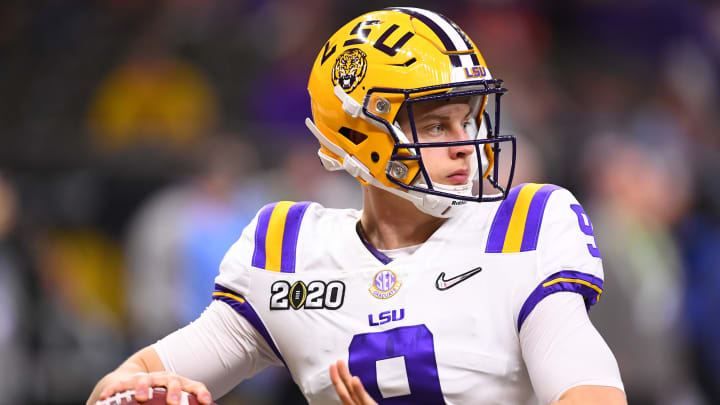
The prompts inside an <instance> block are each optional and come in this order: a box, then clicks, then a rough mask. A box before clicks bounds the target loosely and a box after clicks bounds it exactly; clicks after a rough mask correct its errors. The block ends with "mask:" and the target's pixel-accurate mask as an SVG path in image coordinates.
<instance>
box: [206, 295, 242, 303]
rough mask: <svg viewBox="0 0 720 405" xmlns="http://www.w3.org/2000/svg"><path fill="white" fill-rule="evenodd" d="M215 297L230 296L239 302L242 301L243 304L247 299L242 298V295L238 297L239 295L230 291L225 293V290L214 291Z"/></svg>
mask: <svg viewBox="0 0 720 405" xmlns="http://www.w3.org/2000/svg"><path fill="white" fill-rule="evenodd" d="M213 297H228V298H232V299H234V300H235V301H237V302H239V303H241V304H244V303H245V300H244V299H242V298H240V297H238V296H237V295H234V294H230V293H225V292H214V293H213Z"/></svg>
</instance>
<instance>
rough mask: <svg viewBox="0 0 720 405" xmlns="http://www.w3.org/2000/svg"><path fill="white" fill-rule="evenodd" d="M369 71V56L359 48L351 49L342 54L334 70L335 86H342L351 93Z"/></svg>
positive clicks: (333, 81) (333, 79)
mask: <svg viewBox="0 0 720 405" xmlns="http://www.w3.org/2000/svg"><path fill="white" fill-rule="evenodd" d="M365 71H367V55H366V54H365V52H363V51H362V50H360V49H358V48H351V49H348V50H346V51H345V52H343V53H342V54H340V56H338V58H337V60H335V66H333V69H332V83H333V86H337V85H340V87H342V89H343V90H345V93H350V92H351V91H353V90H355V88H356V87H357V86H358V85H359V84H360V82H362V80H363V79H364V78H365Z"/></svg>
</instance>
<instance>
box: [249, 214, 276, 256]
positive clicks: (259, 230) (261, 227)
mask: <svg viewBox="0 0 720 405" xmlns="http://www.w3.org/2000/svg"><path fill="white" fill-rule="evenodd" d="M276 205H277V203H272V204H268V205H266V206H264V207H263V208H262V209H261V210H260V213H259V214H258V220H257V227H256V228H255V250H254V251H253V257H252V265H253V266H254V267H259V268H261V269H264V268H265V259H266V258H265V237H266V236H267V230H268V224H270V217H271V216H272V213H273V210H274V209H275V206H276Z"/></svg>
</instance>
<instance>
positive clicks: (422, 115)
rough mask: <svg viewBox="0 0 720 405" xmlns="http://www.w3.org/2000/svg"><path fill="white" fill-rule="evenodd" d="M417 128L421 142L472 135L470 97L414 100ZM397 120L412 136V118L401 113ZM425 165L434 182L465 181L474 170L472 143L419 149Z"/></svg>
mask: <svg viewBox="0 0 720 405" xmlns="http://www.w3.org/2000/svg"><path fill="white" fill-rule="evenodd" d="M412 109H413V115H414V117H415V129H416V130H417V135H418V141H419V142H454V141H465V140H468V139H470V136H469V135H468V133H467V128H468V125H469V123H470V116H469V114H470V105H468V99H467V98H457V99H450V100H434V101H426V102H422V103H417V104H414V105H413V107H412ZM398 123H399V124H400V127H401V128H402V130H403V132H404V133H405V134H407V135H408V136H410V134H412V129H411V128H410V120H409V119H408V117H407V114H400V116H399V118H398ZM420 153H421V156H422V159H423V162H424V163H425V169H426V170H427V171H428V174H429V175H430V179H431V180H432V181H433V182H434V183H440V184H445V185H453V186H455V185H462V184H466V183H467V181H468V176H470V175H471V174H472V173H471V161H470V159H475V157H474V156H473V154H474V153H475V148H474V147H473V146H472V145H462V146H451V147H443V148H422V149H421V150H420Z"/></svg>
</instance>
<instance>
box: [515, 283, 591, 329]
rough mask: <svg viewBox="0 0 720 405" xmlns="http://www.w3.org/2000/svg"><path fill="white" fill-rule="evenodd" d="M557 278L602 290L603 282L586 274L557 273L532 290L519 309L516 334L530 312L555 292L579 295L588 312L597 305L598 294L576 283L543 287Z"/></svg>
mask: <svg viewBox="0 0 720 405" xmlns="http://www.w3.org/2000/svg"><path fill="white" fill-rule="evenodd" d="M558 278H570V279H579V280H584V281H587V282H588V283H590V284H592V285H594V286H596V287H598V288H600V290H602V287H603V281H602V279H600V278H597V277H595V276H593V275H591V274H587V273H581V272H579V271H572V270H564V271H560V272H557V273H555V274H553V275H551V276H550V277H548V278H546V279H545V280H543V281H542V282H541V283H540V284H539V285H538V286H537V287H536V288H535V289H534V290H533V292H531V293H530V295H529V296H528V298H527V299H526V300H525V303H524V304H523V306H522V308H520V314H519V315H518V322H517V328H518V332H520V328H521V327H522V324H523V322H525V319H526V318H527V317H528V315H530V313H531V312H532V310H533V309H534V308H535V306H537V304H538V303H540V301H542V300H543V298H545V297H547V296H548V295H550V294H554V293H556V292H560V291H570V292H575V293H578V294H580V295H582V296H583V297H584V298H585V307H586V308H587V310H588V311H590V307H592V306H593V305H595V304H596V303H597V300H598V297H599V296H600V294H599V293H598V292H597V291H596V290H595V289H594V288H591V287H589V286H587V285H584V284H580V283H576V282H570V281H561V282H558V283H555V284H552V285H549V286H547V287H543V284H545V283H547V282H548V281H552V280H556V279H558Z"/></svg>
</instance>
